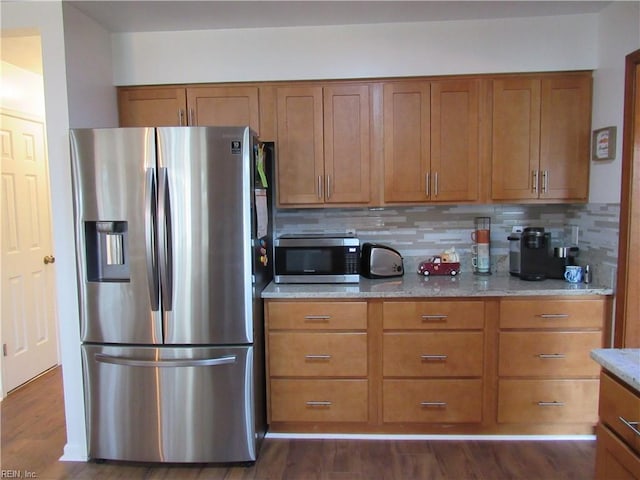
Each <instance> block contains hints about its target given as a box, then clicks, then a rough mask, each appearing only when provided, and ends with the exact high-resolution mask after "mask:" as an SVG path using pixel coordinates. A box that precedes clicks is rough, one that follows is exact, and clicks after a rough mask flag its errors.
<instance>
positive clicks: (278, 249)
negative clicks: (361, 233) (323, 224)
mask: <svg viewBox="0 0 640 480" xmlns="http://www.w3.org/2000/svg"><path fill="white" fill-rule="evenodd" d="M274 249H275V252H274V257H275V261H274V269H275V271H274V281H275V282H276V283H357V282H359V281H360V240H358V239H357V238H355V237H352V236H331V235H327V236H324V235H323V236H319V235H282V236H281V237H279V238H276V240H275V242H274Z"/></svg>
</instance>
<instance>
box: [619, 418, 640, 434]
mask: <svg viewBox="0 0 640 480" xmlns="http://www.w3.org/2000/svg"><path fill="white" fill-rule="evenodd" d="M618 418H619V419H620V421H621V422H622V423H624V424H625V425H626V426H627V427H629V428H630V429H631V430H633V433H635V434H636V435H638V436H639V437H640V430H638V425H640V422H630V421H629V420H627V419H626V418H624V417H618Z"/></svg>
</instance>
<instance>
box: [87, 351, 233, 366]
mask: <svg viewBox="0 0 640 480" xmlns="http://www.w3.org/2000/svg"><path fill="white" fill-rule="evenodd" d="M236 359H237V357H236V355H225V356H224V357H218V358H198V359H194V358H185V359H182V358H179V359H172V360H140V359H136V358H129V357H115V356H113V355H105V354H103V353H97V354H96V355H95V360H96V362H99V363H110V364H112V365H124V366H126V367H151V368H162V367H211V366H217V365H229V364H231V363H236Z"/></svg>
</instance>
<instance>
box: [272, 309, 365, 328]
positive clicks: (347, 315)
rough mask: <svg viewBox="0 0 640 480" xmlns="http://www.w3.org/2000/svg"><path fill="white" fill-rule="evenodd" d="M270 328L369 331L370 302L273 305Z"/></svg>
mask: <svg viewBox="0 0 640 480" xmlns="http://www.w3.org/2000/svg"><path fill="white" fill-rule="evenodd" d="M267 305H268V307H267V308H268V312H269V329H291V330H293V329H300V330H365V329H366V328H367V302H269V303H268V304H267Z"/></svg>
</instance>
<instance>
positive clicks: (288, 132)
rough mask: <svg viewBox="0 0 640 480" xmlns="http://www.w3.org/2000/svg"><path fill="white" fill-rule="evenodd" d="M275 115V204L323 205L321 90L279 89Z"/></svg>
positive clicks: (312, 88) (308, 88) (319, 88)
mask: <svg viewBox="0 0 640 480" xmlns="http://www.w3.org/2000/svg"><path fill="white" fill-rule="evenodd" d="M276 102H277V107H276V108H277V115H278V142H277V145H278V158H277V172H278V173H277V177H278V188H277V192H278V203H279V204H280V205H291V204H321V203H324V193H323V192H324V181H323V177H324V158H323V135H322V87H306V86H305V87H281V88H278V89H277V92H276Z"/></svg>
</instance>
